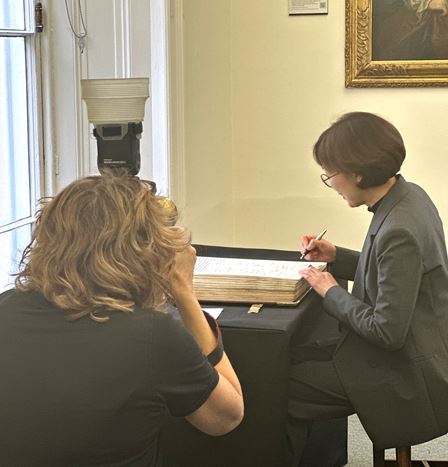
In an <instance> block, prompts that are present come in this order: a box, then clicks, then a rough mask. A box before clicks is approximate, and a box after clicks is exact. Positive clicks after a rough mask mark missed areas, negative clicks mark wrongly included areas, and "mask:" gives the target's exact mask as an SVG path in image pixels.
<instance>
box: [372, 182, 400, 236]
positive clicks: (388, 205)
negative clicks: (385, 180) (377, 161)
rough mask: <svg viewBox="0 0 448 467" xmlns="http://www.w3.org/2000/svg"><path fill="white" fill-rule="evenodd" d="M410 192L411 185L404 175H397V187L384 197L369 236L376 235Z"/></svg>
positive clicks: (374, 216) (373, 220) (374, 217)
mask: <svg viewBox="0 0 448 467" xmlns="http://www.w3.org/2000/svg"><path fill="white" fill-rule="evenodd" d="M408 192H409V183H408V182H407V181H406V180H405V179H404V177H403V176H402V175H397V181H396V183H395V185H394V186H393V187H392V188H391V189H390V190H389V191H388V192H387V193H386V194H385V195H384V198H383V199H382V201H381V204H380V205H379V206H378V209H377V211H376V212H375V214H374V215H373V219H372V222H371V223H370V227H369V235H376V234H377V232H378V230H379V228H380V227H381V224H382V223H383V222H384V219H385V218H386V217H387V215H388V214H389V212H390V211H391V210H392V208H393V207H394V206H395V205H396V204H397V203H398V202H399V201H400V200H401V199H403V198H404V197H405V196H406V195H407V193H408Z"/></svg>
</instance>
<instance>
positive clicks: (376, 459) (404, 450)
mask: <svg viewBox="0 0 448 467" xmlns="http://www.w3.org/2000/svg"><path fill="white" fill-rule="evenodd" d="M395 452H396V453H397V462H396V465H398V467H412V461H411V446H404V447H401V448H395ZM373 467H386V460H385V459H384V449H375V446H374V447H373Z"/></svg>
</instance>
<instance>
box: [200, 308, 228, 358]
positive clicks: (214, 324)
mask: <svg viewBox="0 0 448 467" xmlns="http://www.w3.org/2000/svg"><path fill="white" fill-rule="evenodd" d="M202 312H203V313H204V316H205V319H206V320H207V323H208V325H209V326H210V328H211V330H212V331H213V334H214V335H215V337H216V338H217V339H218V344H217V345H216V347H215V348H214V349H213V350H212V351H211V352H210V353H209V354H208V355H207V357H206V358H207V360H208V362H209V363H210V364H211V365H213V366H215V365H217V364H218V363H219V362H220V361H221V359H222V356H223V354H224V346H223V345H222V335H221V329H220V327H219V324H218V321H216V319H215V318H213V316H210V315H209V314H208V313H207V312H206V311H204V310H202Z"/></svg>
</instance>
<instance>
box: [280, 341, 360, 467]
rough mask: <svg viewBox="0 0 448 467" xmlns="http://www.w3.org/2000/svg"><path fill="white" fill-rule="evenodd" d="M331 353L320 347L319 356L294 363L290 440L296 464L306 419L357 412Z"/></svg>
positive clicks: (296, 463)
mask: <svg viewBox="0 0 448 467" xmlns="http://www.w3.org/2000/svg"><path fill="white" fill-rule="evenodd" d="M331 354H332V349H330V348H329V349H327V350H325V349H319V352H318V353H316V355H314V358H318V359H316V360H307V361H298V362H296V363H295V364H293V365H292V367H291V373H290V389H289V404H288V441H289V444H290V449H291V452H292V458H293V465H294V466H298V465H299V463H300V457H301V452H302V449H303V443H302V442H301V440H303V436H304V428H303V427H304V423H303V422H312V421H318V420H329V419H334V418H340V417H347V416H348V415H351V414H353V413H354V412H355V410H354V408H353V407H352V405H351V403H350V401H349V399H348V397H347V394H346V393H345V391H344V388H343V386H342V384H341V381H340V379H339V377H338V374H337V372H336V368H335V367H334V363H333V360H332V358H331ZM311 358H313V356H311ZM307 426H308V427H309V426H310V424H309V423H308V425H307Z"/></svg>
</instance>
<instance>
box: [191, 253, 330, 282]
mask: <svg viewBox="0 0 448 467" xmlns="http://www.w3.org/2000/svg"><path fill="white" fill-rule="evenodd" d="M309 265H313V266H315V267H318V266H319V265H320V266H322V265H325V263H318V262H308V261H275V260H265V259H245V258H216V257H207V256H198V258H197V260H196V265H195V268H194V274H195V275H197V276H198V275H210V276H213V275H217V276H251V277H270V278H275V279H293V280H297V279H300V276H299V271H300V270H301V269H305V268H307V267H308V266H309Z"/></svg>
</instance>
